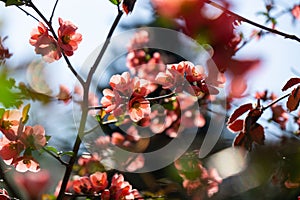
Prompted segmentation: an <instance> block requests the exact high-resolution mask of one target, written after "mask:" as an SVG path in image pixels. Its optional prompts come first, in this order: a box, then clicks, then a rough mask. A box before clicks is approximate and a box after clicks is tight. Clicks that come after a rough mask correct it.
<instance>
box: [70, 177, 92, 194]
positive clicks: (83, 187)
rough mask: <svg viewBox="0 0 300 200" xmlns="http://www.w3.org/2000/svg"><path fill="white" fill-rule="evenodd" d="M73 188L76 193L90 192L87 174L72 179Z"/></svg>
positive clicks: (90, 186) (90, 187) (90, 185)
mask: <svg viewBox="0 0 300 200" xmlns="http://www.w3.org/2000/svg"><path fill="white" fill-rule="evenodd" d="M73 190H74V191H75V192H76V193H78V194H89V193H92V190H93V187H92V183H91V181H90V179H89V177H87V176H83V177H79V178H78V179H75V180H74V181H73Z"/></svg>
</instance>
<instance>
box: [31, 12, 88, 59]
mask: <svg viewBox="0 0 300 200" xmlns="http://www.w3.org/2000/svg"><path fill="white" fill-rule="evenodd" d="M58 21H59V29H58V38H56V36H52V35H50V34H49V30H48V28H47V27H46V26H45V25H44V24H43V23H42V22H40V23H39V25H38V27H37V28H35V29H33V31H32V32H31V37H30V40H29V42H30V44H31V45H32V46H34V47H35V52H36V53H37V54H41V55H42V56H43V59H44V60H45V61H46V62H49V63H51V62H53V61H55V60H59V59H60V58H61V56H62V52H63V53H64V54H65V55H67V56H72V55H73V53H74V51H75V50H77V48H78V44H79V43H80V42H81V40H82V35H81V34H79V33H76V30H77V27H76V26H75V25H74V24H73V23H72V22H70V21H63V20H62V19H61V18H59V19H58Z"/></svg>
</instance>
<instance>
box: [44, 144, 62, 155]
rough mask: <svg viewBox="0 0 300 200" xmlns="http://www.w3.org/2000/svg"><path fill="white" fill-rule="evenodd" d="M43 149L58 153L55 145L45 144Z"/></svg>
mask: <svg viewBox="0 0 300 200" xmlns="http://www.w3.org/2000/svg"><path fill="white" fill-rule="evenodd" d="M44 149H45V150H47V151H50V152H52V153H54V154H56V155H58V154H59V151H58V150H57V149H56V148H55V147H52V146H45V147H44Z"/></svg>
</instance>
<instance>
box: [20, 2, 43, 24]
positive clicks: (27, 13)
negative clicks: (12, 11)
mask: <svg viewBox="0 0 300 200" xmlns="http://www.w3.org/2000/svg"><path fill="white" fill-rule="evenodd" d="M16 6H17V8H19V9H20V10H22V12H24V13H25V14H26V15H27V16H29V17H32V18H33V19H34V20H36V21H37V22H40V20H39V19H38V18H36V17H35V16H33V15H32V14H30V13H29V12H27V11H26V10H24V9H23V8H21V7H20V6H18V5H16Z"/></svg>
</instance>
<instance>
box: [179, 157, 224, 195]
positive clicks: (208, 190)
mask: <svg viewBox="0 0 300 200" xmlns="http://www.w3.org/2000/svg"><path fill="white" fill-rule="evenodd" d="M190 154H193V155H190ZM174 164H175V167H176V169H177V170H178V173H179V175H180V177H181V178H182V179H183V182H182V185H183V187H184V188H185V189H186V190H187V194H188V195H189V196H192V197H193V199H199V200H202V199H205V194H206V195H207V196H208V197H211V196H212V195H213V194H215V193H217V192H218V190H219V184H220V183H222V178H221V177H220V176H219V174H218V172H217V171H216V169H210V170H207V169H206V168H205V167H204V166H203V165H202V163H201V161H200V160H199V159H198V158H197V155H196V154H195V152H193V153H189V154H187V155H184V156H183V157H181V158H180V159H179V160H176V161H175V162H174Z"/></svg>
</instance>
